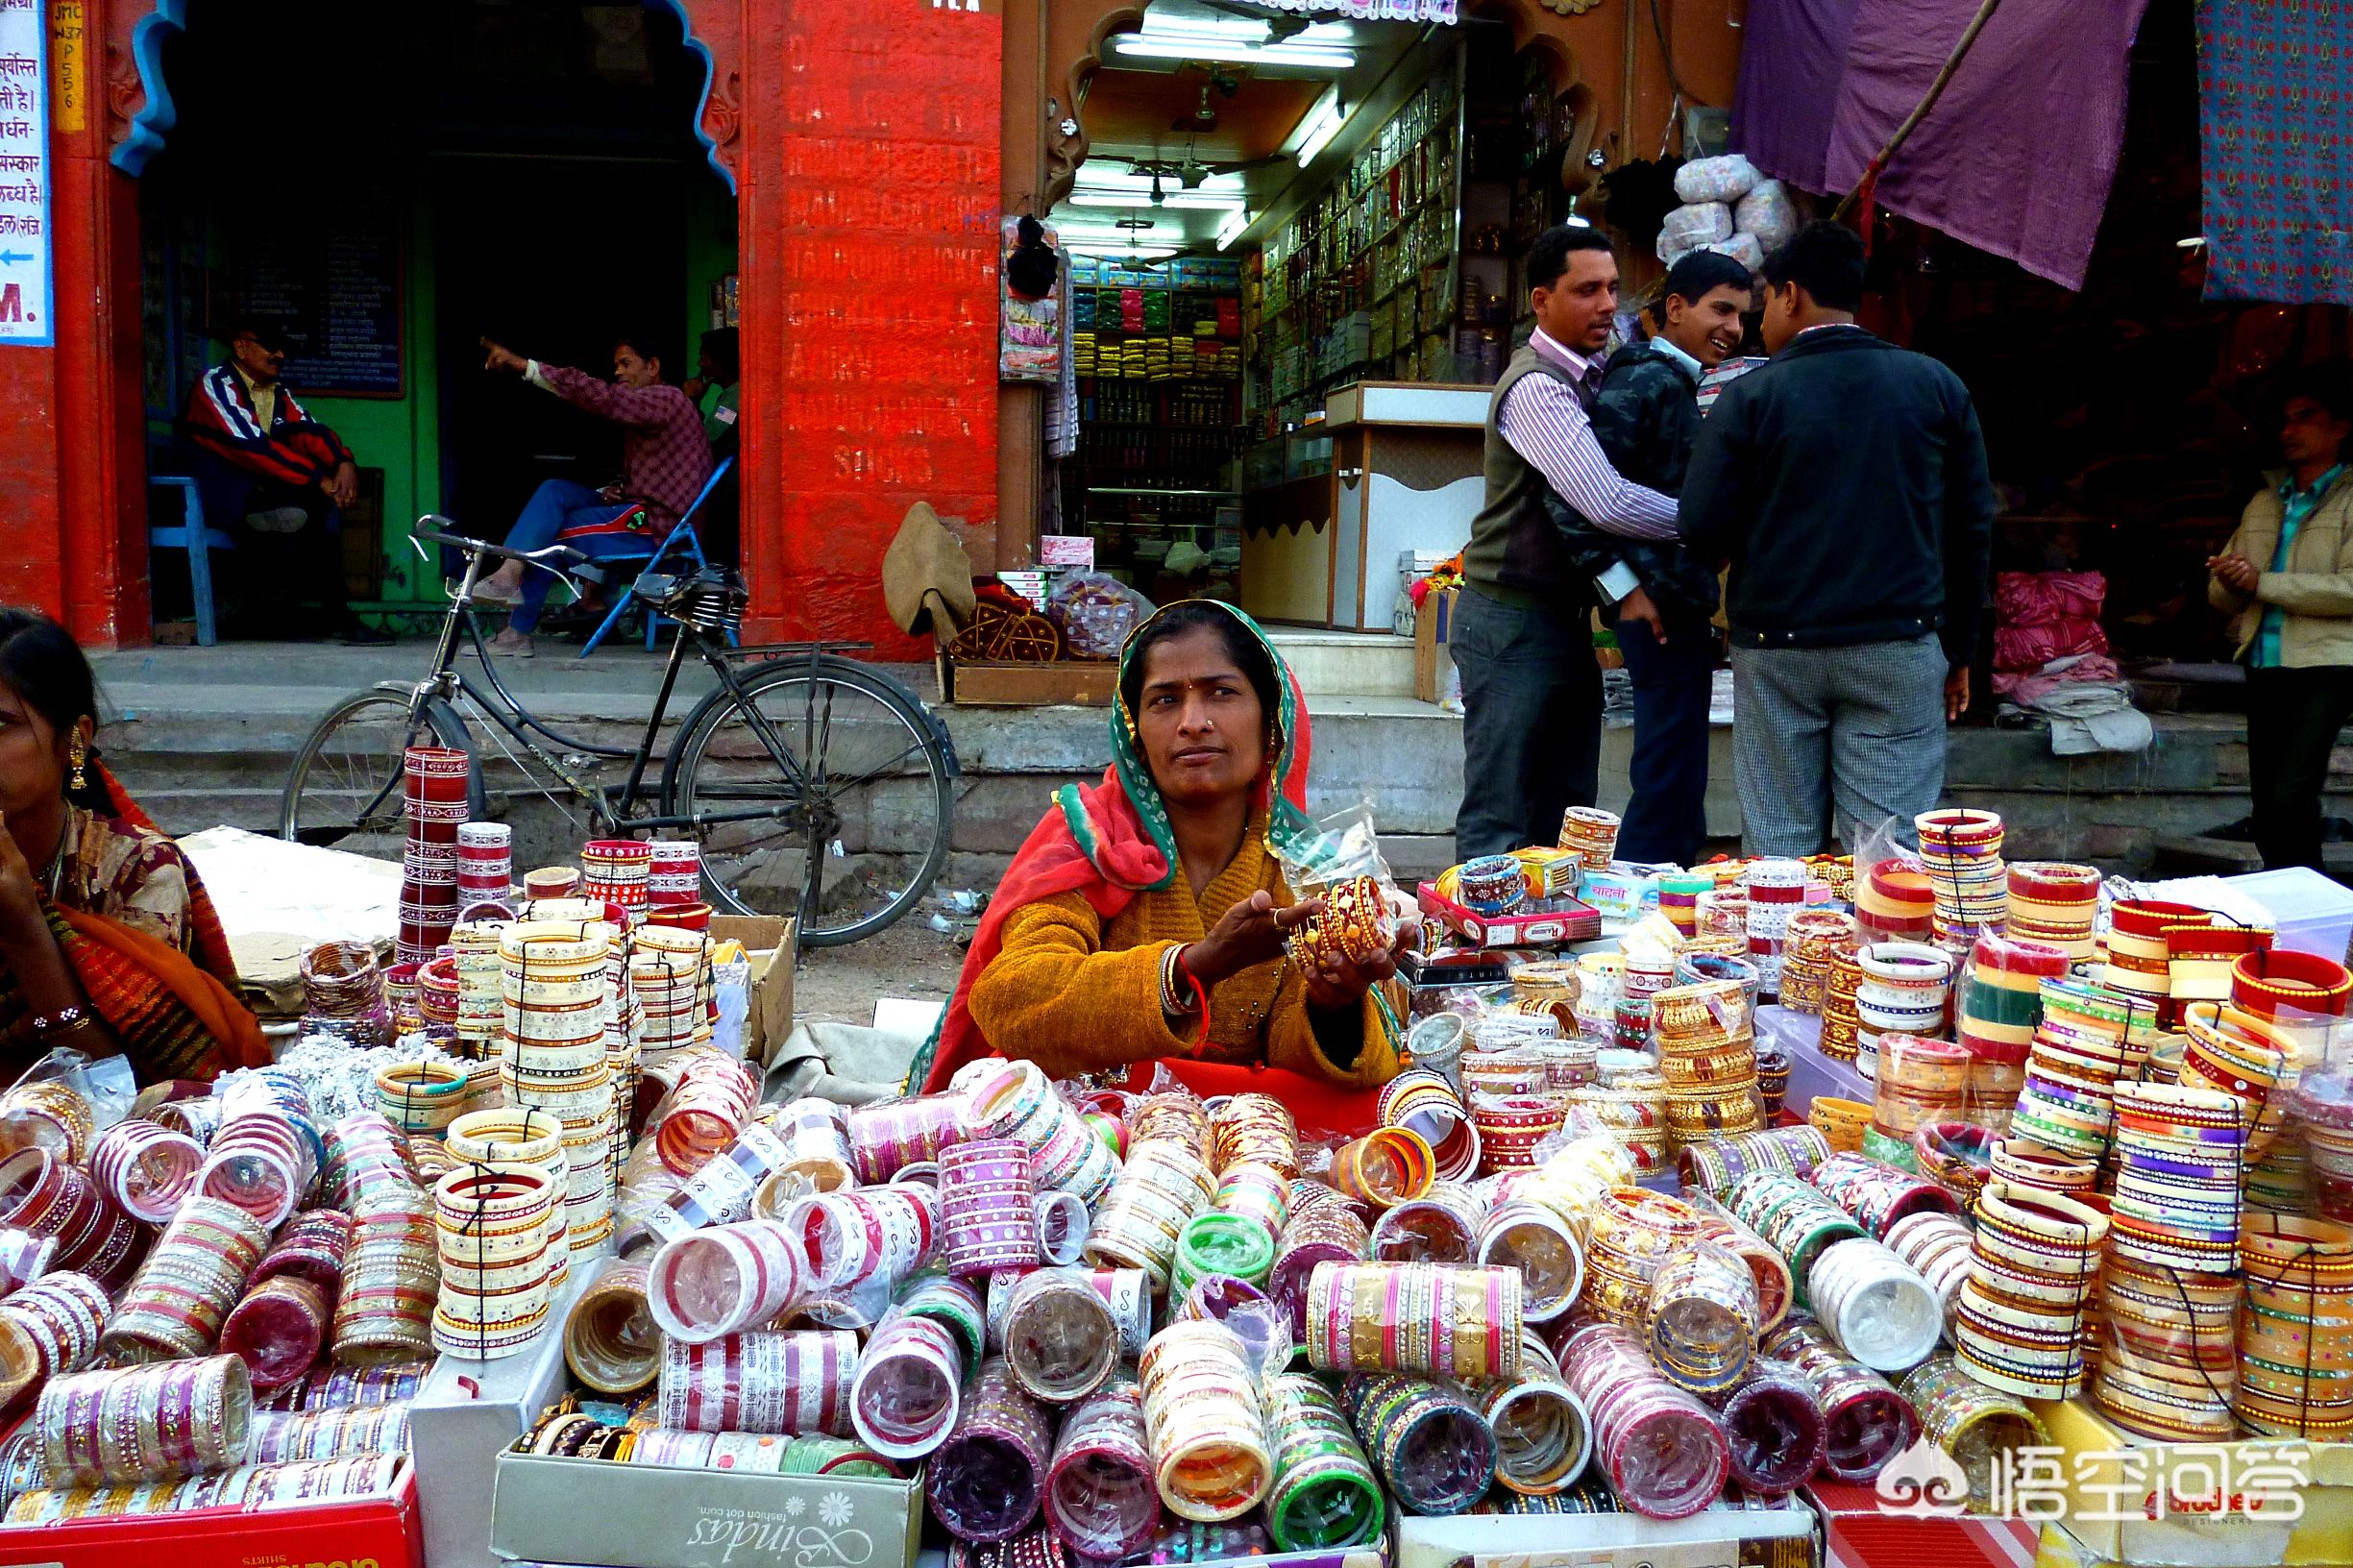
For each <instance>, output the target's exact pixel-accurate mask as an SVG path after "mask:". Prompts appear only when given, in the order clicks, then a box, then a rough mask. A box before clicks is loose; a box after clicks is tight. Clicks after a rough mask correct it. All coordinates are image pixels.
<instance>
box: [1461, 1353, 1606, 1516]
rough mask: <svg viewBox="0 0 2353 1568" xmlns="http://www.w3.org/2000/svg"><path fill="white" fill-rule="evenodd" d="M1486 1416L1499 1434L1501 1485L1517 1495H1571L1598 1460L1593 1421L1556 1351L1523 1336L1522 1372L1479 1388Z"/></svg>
mask: <svg viewBox="0 0 2353 1568" xmlns="http://www.w3.org/2000/svg"><path fill="white" fill-rule="evenodd" d="M1471 1392H1472V1394H1473V1395H1474V1396H1475V1397H1476V1398H1477V1399H1478V1401H1479V1408H1480V1413H1481V1414H1482V1415H1483V1416H1485V1417H1486V1421H1487V1426H1488V1428H1489V1430H1491V1431H1492V1432H1493V1433H1495V1479H1496V1480H1497V1481H1498V1482H1502V1483H1503V1484H1504V1485H1505V1486H1506V1487H1507V1488H1508V1489H1510V1490H1511V1491H1514V1492H1518V1493H1520V1494H1522V1495H1525V1496H1530V1497H1548V1496H1552V1495H1554V1494H1556V1493H1558V1492H1562V1491H1566V1490H1567V1489H1568V1488H1569V1487H1570V1486H1572V1485H1574V1484H1575V1483H1576V1482H1577V1479H1578V1478H1579V1477H1580V1476H1581V1475H1583V1474H1584V1471H1585V1466H1586V1464H1587V1462H1588V1461H1589V1460H1590V1459H1591V1458H1592V1457H1593V1417H1592V1414H1591V1412H1589V1411H1588V1410H1587V1409H1585V1404H1584V1401H1583V1400H1581V1399H1580V1398H1578V1396H1577V1394H1576V1392H1575V1391H1574V1390H1573V1389H1571V1388H1570V1387H1569V1385H1568V1383H1567V1381H1566V1380H1565V1379H1564V1378H1563V1377H1562V1375H1561V1371H1560V1363H1559V1362H1558V1361H1557V1360H1556V1359H1555V1358H1554V1356H1553V1352H1552V1348H1551V1347H1550V1346H1548V1345H1546V1344H1545V1343H1544V1341H1543V1340H1541V1339H1539V1338H1537V1337H1536V1335H1534V1334H1533V1333H1532V1332H1529V1331H1523V1332H1522V1334H1521V1335H1520V1370H1519V1372H1518V1373H1517V1374H1516V1375H1514V1376H1512V1377H1509V1378H1498V1379H1494V1380H1492V1381H1490V1382H1487V1383H1483V1384H1477V1385H1475V1386H1474V1387H1473V1388H1472V1389H1471Z"/></svg>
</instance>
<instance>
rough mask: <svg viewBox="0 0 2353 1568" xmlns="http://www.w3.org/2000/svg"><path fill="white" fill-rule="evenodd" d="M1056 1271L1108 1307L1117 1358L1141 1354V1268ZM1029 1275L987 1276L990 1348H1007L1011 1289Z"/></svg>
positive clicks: (1145, 1288) (1145, 1307)
mask: <svg viewBox="0 0 2353 1568" xmlns="http://www.w3.org/2000/svg"><path fill="white" fill-rule="evenodd" d="M1056 1272H1057V1273H1058V1274H1059V1275H1062V1276H1066V1277H1068V1278H1072V1279H1076V1280H1079V1281H1082V1282H1084V1283H1085V1284H1086V1285H1087V1286H1088V1287H1089V1288H1091V1290H1093V1291H1094V1293H1095V1294H1096V1295H1097V1296H1099V1297H1101V1298H1102V1300H1103V1303H1104V1305H1105V1306H1107V1307H1109V1308H1110V1309H1111V1320H1112V1322H1113V1323H1114V1324H1115V1325H1116V1326H1117V1330H1118V1339H1119V1358H1120V1360H1134V1359H1135V1358H1137V1357H1139V1356H1140V1355H1142V1354H1143V1347H1144V1343H1145V1341H1146V1340H1148V1339H1149V1338H1150V1337H1151V1334H1152V1292H1151V1286H1150V1283H1149V1282H1148V1281H1147V1280H1146V1279H1145V1278H1144V1273H1143V1270H1141V1269H1140V1268H1062V1269H1058V1270H1057V1271H1056ZM1028 1277H1029V1273H1028V1272H1027V1271H1017V1270H1013V1269H1006V1270H1003V1271H1001V1272H999V1273H996V1274H992V1275H991V1276H990V1277H989V1295H988V1300H987V1303H986V1305H985V1307H984V1309H983V1310H984V1311H985V1313H986V1324H987V1331H988V1339H987V1343H988V1346H989V1349H990V1350H991V1351H992V1352H1002V1351H1004V1350H1005V1348H1006V1343H1007V1339H1006V1335H1007V1333H1008V1331H1009V1330H1010V1328H1011V1327H1012V1309H1013V1298H1014V1292H1015V1290H1016V1289H1017V1287H1018V1286H1020V1284H1021V1282H1022V1281H1023V1280H1025V1279H1027V1278H1028ZM911 1302H912V1298H911Z"/></svg>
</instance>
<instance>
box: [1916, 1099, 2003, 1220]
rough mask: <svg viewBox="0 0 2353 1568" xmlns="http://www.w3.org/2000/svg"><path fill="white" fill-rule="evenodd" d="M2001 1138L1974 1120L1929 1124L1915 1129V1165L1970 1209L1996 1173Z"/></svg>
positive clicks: (1964, 1207)
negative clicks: (1994, 1164)
mask: <svg viewBox="0 0 2353 1568" xmlns="http://www.w3.org/2000/svg"><path fill="white" fill-rule="evenodd" d="M2000 1141H2001V1136H2000V1135H1999V1134H1998V1133H1996V1132H1995V1131H1994V1130H1993V1129H1992V1128H1990V1127H1987V1126H1984V1125H1983V1124H1981V1123H1978V1122H1974V1121H1930V1122H1924V1123H1922V1124H1921V1125H1920V1126H1918V1127H1916V1128H1914V1129H1913V1130H1912V1164H1913V1165H1914V1166H1915V1167H1916V1168H1917V1169H1918V1170H1919V1171H1920V1173H1921V1174H1922V1175H1923V1176H1925V1177H1927V1178H1928V1180H1930V1181H1932V1182H1934V1183H1935V1184H1936V1185H1937V1186H1939V1187H1941V1188H1944V1189H1945V1190H1946V1191H1947V1192H1949V1193H1950V1194H1951V1195H1952V1199H1953V1201H1954V1202H1955V1203H1956V1204H1958V1205H1959V1206H1960V1207H1961V1208H1962V1209H1963V1210H1967V1209H1969V1208H1970V1207H1972V1206H1973V1205H1974V1204H1975V1203H1976V1201H1977V1194H1978V1193H1979V1192H1980V1191H1982V1190H1983V1189H1984V1188H1985V1184H1986V1181H1987V1179H1988V1178H1990V1177H1991V1176H1992V1175H1993V1173H1994V1168H1993V1161H1994V1150H1995V1148H1996V1146H1997V1145H1998V1144H1999V1143H2000Z"/></svg>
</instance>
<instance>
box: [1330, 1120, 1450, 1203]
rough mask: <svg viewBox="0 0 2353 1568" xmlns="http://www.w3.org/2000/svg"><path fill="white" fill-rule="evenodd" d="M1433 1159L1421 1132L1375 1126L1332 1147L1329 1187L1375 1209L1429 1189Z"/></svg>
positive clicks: (1434, 1171)
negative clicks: (1361, 1135)
mask: <svg viewBox="0 0 2353 1568" xmlns="http://www.w3.org/2000/svg"><path fill="white" fill-rule="evenodd" d="M1435 1174H1436V1170H1435V1161H1434V1157H1433V1155H1432V1153H1431V1148H1430V1145H1429V1144H1428V1143H1426V1142H1424V1141H1423V1140H1422V1135H1421V1134H1419V1133H1416V1132H1410V1131H1409V1130H1407V1129H1405V1128H1403V1127H1376V1128H1374V1129H1373V1130H1372V1131H1371V1132H1369V1133H1367V1134H1365V1135H1364V1136H1363V1137H1362V1138H1359V1139H1352V1140H1351V1141H1349V1142H1346V1143H1343V1144H1341V1145H1340V1146H1339V1147H1338V1148H1336V1149H1335V1150H1333V1151H1332V1171H1331V1175H1330V1177H1329V1178H1328V1179H1329V1180H1330V1182H1331V1183H1332V1186H1333V1188H1335V1189H1336V1190H1337V1191H1338V1192H1339V1193H1341V1194H1342V1195H1343V1196H1345V1197H1350V1198H1354V1199H1355V1200H1356V1201H1357V1202H1359V1203H1360V1204H1362V1205H1364V1206H1365V1207H1366V1208H1368V1209H1371V1210H1373V1211H1374V1212H1375V1213H1379V1212H1380V1211H1382V1210H1384V1209H1389V1208H1393V1207H1394V1206H1396V1205H1397V1204H1400V1203H1403V1202H1405V1201H1406V1200H1408V1199H1409V1198H1418V1197H1420V1196H1421V1195H1422V1194H1423V1193H1424V1192H1427V1191H1429V1190H1430V1183H1431V1181H1432V1179H1433V1178H1434V1176H1435Z"/></svg>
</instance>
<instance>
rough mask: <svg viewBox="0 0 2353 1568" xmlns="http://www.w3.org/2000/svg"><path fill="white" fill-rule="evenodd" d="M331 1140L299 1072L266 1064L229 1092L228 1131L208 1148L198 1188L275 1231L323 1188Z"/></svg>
mask: <svg viewBox="0 0 2353 1568" xmlns="http://www.w3.org/2000/svg"><path fill="white" fill-rule="evenodd" d="M325 1157H326V1143H325V1140H324V1139H322V1138H321V1136H320V1134H319V1130H318V1127H317V1125H316V1123H315V1122H314V1121H313V1120H312V1119H311V1112H310V1099H309V1095H308V1094H307V1093H306V1091H305V1090H304V1088H303V1086H302V1084H301V1082H300V1081H299V1080H297V1079H296V1078H295V1077H294V1076H293V1075H292V1074H290V1073H286V1072H283V1071H280V1070H278V1069H276V1068H264V1069H262V1070H261V1071H258V1072H256V1073H253V1074H251V1075H249V1076H247V1077H244V1078H240V1079H238V1080H236V1081H235V1082H234V1083H233V1084H232V1085H231V1087H230V1088H229V1090H227V1091H226V1092H225V1093H223V1094H222V1096H221V1128H220V1131H219V1132H217V1133H215V1134H214V1135H213V1136H212V1141H211V1142H210V1143H209V1144H208V1145H207V1146H206V1149H205V1164H204V1167H203V1168H202V1169H201V1170H200V1171H199V1172H198V1173H197V1178H196V1190H197V1191H199V1192H201V1193H203V1194H204V1195H205V1196H207V1197H209V1198H217V1199H220V1200H221V1201H223V1202H225V1203H230V1204H233V1205H235V1206H236V1207H237V1208H239V1209H242V1210H244V1211H245V1212H246V1213H249V1214H251V1215H253V1216H254V1218H255V1219H257V1221H259V1222H260V1224H261V1225H262V1227H263V1228H264V1229H275V1228H277V1227H278V1226H280V1225H282V1224H283V1223H284V1222H285V1219H286V1216H287V1215H289V1214H291V1213H294V1211H295V1210H296V1209H298V1208H300V1207H301V1206H302V1204H303V1203H304V1201H305V1200H306V1198H307V1197H308V1196H309V1195H310V1193H311V1190H312V1189H313V1188H314V1187H315V1186H316V1185H317V1182H318V1178H319V1168H320V1165H321V1164H322V1162H323V1161H324V1159H325Z"/></svg>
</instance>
